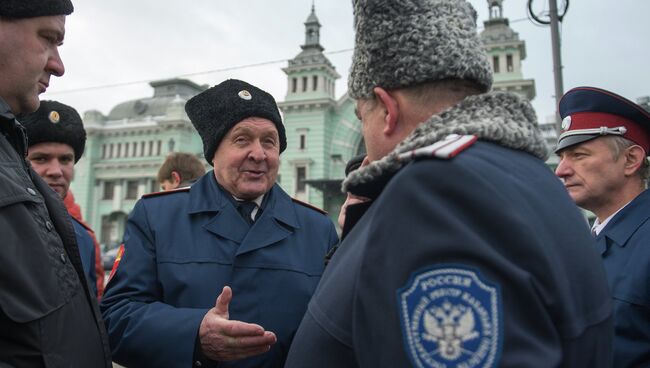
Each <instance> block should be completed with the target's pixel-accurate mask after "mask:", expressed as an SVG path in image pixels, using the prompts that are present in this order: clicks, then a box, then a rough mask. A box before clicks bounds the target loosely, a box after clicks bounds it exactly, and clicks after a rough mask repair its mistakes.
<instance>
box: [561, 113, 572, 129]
mask: <svg viewBox="0 0 650 368" xmlns="http://www.w3.org/2000/svg"><path fill="white" fill-rule="evenodd" d="M569 128H571V115H569V116H567V117H565V118H564V119H562V130H563V131H567V130H569Z"/></svg>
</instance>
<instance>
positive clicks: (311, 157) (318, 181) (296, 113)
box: [278, 5, 363, 219]
mask: <svg viewBox="0 0 650 368" xmlns="http://www.w3.org/2000/svg"><path fill="white" fill-rule="evenodd" d="M304 25H305V43H304V44H303V45H301V46H300V48H301V49H302V51H301V52H300V53H299V54H298V55H297V56H296V57H295V58H293V59H292V60H289V64H288V66H287V67H286V68H284V69H282V70H283V71H284V72H285V73H286V75H287V95H286V98H285V101H282V102H280V103H278V106H279V107H280V110H282V113H283V115H284V124H285V127H286V131H287V149H286V151H285V152H284V153H283V154H282V156H281V160H282V164H281V165H280V176H279V180H278V181H279V183H280V185H281V186H282V188H283V189H284V190H285V191H286V192H287V193H289V195H291V196H294V197H296V198H298V199H300V200H303V201H307V202H309V203H312V204H313V205H315V206H317V207H320V208H323V209H326V210H327V211H328V212H329V213H330V216H332V218H333V219H334V218H335V217H336V216H337V215H338V211H339V209H340V205H341V203H343V201H344V199H345V198H344V197H343V195H342V194H341V189H340V188H341V180H342V178H343V176H344V169H345V163H346V161H347V160H348V159H349V158H350V157H352V156H353V155H355V154H356V152H357V151H358V150H359V147H360V146H363V142H362V140H361V133H360V131H359V125H358V123H357V119H356V117H355V115H354V107H355V104H354V101H352V100H351V99H350V98H349V97H348V96H347V94H346V95H344V96H343V97H341V98H339V99H338V100H337V99H336V97H335V83H336V80H337V79H338V78H340V76H339V74H338V73H337V72H336V69H334V66H333V65H332V63H331V62H330V61H329V60H328V59H327V57H326V56H325V55H324V54H323V50H324V48H323V46H321V44H320V29H321V24H320V22H319V21H318V17H316V11H315V9H314V6H313V5H312V8H311V13H310V14H309V16H308V17H307V20H306V21H305V23H304Z"/></svg>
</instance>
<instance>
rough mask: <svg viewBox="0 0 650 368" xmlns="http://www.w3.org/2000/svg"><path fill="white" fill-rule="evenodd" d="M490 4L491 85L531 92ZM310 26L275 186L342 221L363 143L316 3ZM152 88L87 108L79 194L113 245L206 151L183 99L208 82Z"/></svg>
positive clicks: (291, 70)
mask: <svg viewBox="0 0 650 368" xmlns="http://www.w3.org/2000/svg"><path fill="white" fill-rule="evenodd" d="M488 6H489V7H490V10H491V12H490V19H489V20H487V21H486V22H485V29H484V30H483V32H482V33H481V37H482V39H483V42H484V44H485V47H486V50H487V51H488V54H489V56H490V62H491V63H493V65H492V66H493V68H494V71H495V83H494V87H493V88H494V89H496V90H508V91H515V92H518V93H521V94H522V95H523V96H525V97H526V98H529V99H532V98H533V97H534V96H535V85H534V81H532V80H525V79H523V75H522V72H521V60H523V59H524V58H525V56H526V54H525V44H524V42H523V41H521V40H519V39H518V36H517V34H516V33H515V32H514V31H513V30H512V29H511V28H510V27H509V25H508V20H507V18H503V16H502V0H488ZM304 25H305V43H304V44H303V45H301V46H300V48H301V51H300V52H299V53H298V55H296V56H295V57H294V58H293V59H291V60H289V62H288V65H287V66H286V67H285V68H283V69H282V70H283V71H284V73H285V74H286V76H287V93H286V96H285V99H284V101H279V102H278V106H279V108H280V110H281V112H282V115H283V118H284V124H285V127H286V134H287V149H286V150H285V151H284V152H283V154H282V155H281V156H280V158H281V162H280V170H279V175H278V183H279V184H280V185H281V186H282V188H283V189H284V190H285V191H286V192H287V193H288V194H289V195H291V196H293V197H295V198H297V199H299V200H302V201H305V202H309V203H311V204H312V205H314V206H316V207H320V208H323V209H325V210H326V211H328V212H329V214H330V217H331V218H332V220H333V221H334V222H335V223H336V217H337V216H338V213H339V210H340V206H341V204H342V203H343V201H344V199H345V196H344V195H343V194H342V193H341V192H340V188H341V182H342V180H343V177H344V169H345V165H346V163H347V161H348V160H349V159H350V158H352V157H354V156H356V155H359V154H361V153H364V152H365V146H364V142H363V137H362V135H361V128H360V123H359V121H358V119H357V117H356V115H355V113H354V109H355V102H354V100H352V99H351V98H350V97H349V96H348V95H347V93H346V94H344V95H343V96H342V97H340V98H338V99H337V98H336V97H335V86H336V80H337V79H339V78H340V75H339V74H338V72H337V71H336V68H335V67H334V66H333V65H332V63H331V62H330V61H329V60H328V58H327V57H326V56H325V55H324V53H323V51H324V48H323V46H322V45H321V44H320V30H321V24H320V22H319V20H318V18H317V16H316V13H315V10H314V7H313V5H312V9H311V13H310V14H309V16H308V18H307V20H306V21H305V23H304ZM497 60H498V61H497ZM251 82H253V83H254V81H251ZM151 86H152V88H153V90H154V91H153V96H151V97H146V98H141V99H136V100H131V101H127V102H124V103H121V104H119V105H117V106H115V107H114V108H113V109H112V110H111V111H110V113H109V114H108V115H107V116H104V115H103V114H101V113H100V112H99V111H94V110H93V111H88V112H86V113H85V114H84V125H85V128H86V131H87V134H88V138H87V143H86V152H85V153H84V155H83V156H82V158H81V160H80V161H79V162H78V163H77V165H76V172H75V174H76V177H75V180H74V182H73V183H72V191H73V193H74V195H75V198H76V200H77V203H79V205H80V207H81V209H82V214H83V216H84V218H85V219H86V221H87V222H88V223H89V224H90V226H91V227H92V228H93V229H94V230H95V232H96V235H97V238H98V240H99V241H100V243H101V244H103V245H104V246H105V247H106V248H112V247H114V246H116V245H117V244H119V243H120V242H121V241H122V236H123V233H124V225H125V221H126V218H127V216H128V214H129V212H130V211H131V210H132V208H133V206H134V205H135V202H136V201H137V199H139V198H140V197H141V196H142V195H143V194H146V193H150V192H152V191H158V190H159V185H158V183H157V180H156V174H157V172H158V167H159V166H160V165H161V164H162V162H163V160H164V158H165V157H166V156H167V154H168V153H170V152H173V151H182V152H190V153H194V154H196V155H197V156H199V157H201V158H203V148H202V143H201V140H200V137H199V135H198V133H197V132H196V131H195V129H194V127H193V126H192V124H191V122H190V121H189V118H188V117H187V115H186V113H185V111H184V105H185V102H186V101H187V100H189V99H190V98H191V97H192V96H194V95H196V94H198V93H200V92H201V91H203V90H205V89H206V88H207V86H199V85H197V84H195V83H193V82H191V81H189V80H185V79H171V80H163V81H156V82H152V83H151ZM210 169H211V166H209V165H208V164H207V163H206V170H210Z"/></svg>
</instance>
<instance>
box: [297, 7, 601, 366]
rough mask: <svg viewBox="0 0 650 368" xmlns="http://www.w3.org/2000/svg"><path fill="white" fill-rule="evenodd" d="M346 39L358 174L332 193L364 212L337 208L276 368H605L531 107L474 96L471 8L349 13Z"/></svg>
mask: <svg viewBox="0 0 650 368" xmlns="http://www.w3.org/2000/svg"><path fill="white" fill-rule="evenodd" d="M354 24H355V30H356V39H355V50H354V56H353V62H352V67H351V69H350V77H349V79H348V82H349V93H350V96H352V97H353V98H356V99H357V113H358V116H359V118H360V120H361V131H362V133H363V137H364V141H365V144H366V151H367V154H368V161H369V163H368V164H367V165H366V166H363V167H360V168H359V169H357V170H356V171H354V172H352V173H351V174H350V175H349V177H348V178H346V180H345V181H344V183H343V188H344V190H346V191H349V192H350V193H352V194H353V195H357V196H361V197H366V198H368V199H369V200H370V201H369V202H362V203H358V204H351V205H349V207H348V210H347V211H346V212H347V213H346V218H345V221H346V226H347V223H348V222H355V221H357V222H356V224H355V225H354V226H353V227H352V228H351V230H350V231H349V233H348V234H347V236H346V237H345V238H344V239H343V240H342V242H341V244H340V246H339V248H338V250H337V251H336V253H335V254H334V256H333V257H332V259H331V261H330V264H329V265H328V266H327V268H326V269H325V273H324V274H323V277H322V279H321V282H320V284H319V286H318V290H317V291H316V293H314V296H313V297H312V299H311V301H310V303H309V306H308V309H307V312H306V313H305V317H304V319H303V321H302V322H301V325H300V327H299V329H298V332H297V333H296V337H295V338H294V343H293V345H292V346H291V350H290V352H289V357H288V358H287V364H286V367H287V368H293V367H316V368H318V367H339V368H346V367H408V366H413V367H609V366H610V364H611V362H610V358H611V346H610V344H611V338H612V324H611V305H610V296H609V293H608V291H607V285H606V284H605V283H606V277H605V272H604V269H603V267H602V265H601V264H600V262H599V260H598V254H597V253H596V252H595V250H594V249H593V239H592V238H591V236H590V235H589V232H588V231H587V230H586V229H584V220H583V218H582V216H581V214H580V213H579V211H578V209H577V208H576V207H575V205H574V204H573V203H572V202H571V200H570V198H569V197H568V196H567V194H566V191H565V190H564V188H563V187H562V185H561V184H560V183H559V181H558V180H557V178H555V177H554V175H553V174H552V173H551V172H550V171H549V170H548V167H547V166H546V165H545V164H544V161H543V160H542V159H543V158H545V157H546V154H547V152H546V151H547V150H546V146H545V143H544V139H543V138H542V136H541V134H540V131H539V130H538V127H537V122H536V118H535V112H534V111H533V109H532V107H531V106H530V103H529V102H527V101H525V100H524V99H522V98H521V97H519V96H518V95H515V94H511V93H504V92H488V91H489V90H490V87H491V84H492V72H491V68H490V64H489V62H488V60H487V58H486V55H485V52H484V51H483V48H482V45H481V43H480V41H479V38H478V36H477V34H476V12H475V11H474V9H473V8H472V7H471V5H470V4H469V3H468V2H467V1H465V0H410V1H408V0H403V1H397V2H396V1H387V0H357V1H354ZM357 206H361V207H362V208H363V207H365V208H366V211H365V213H363V214H362V215H361V216H360V218H353V217H358V216H359V215H358V213H357V211H351V209H353V208H356V207H357ZM558 214H561V216H558ZM346 226H344V228H345V227H346Z"/></svg>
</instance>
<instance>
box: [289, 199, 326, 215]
mask: <svg viewBox="0 0 650 368" xmlns="http://www.w3.org/2000/svg"><path fill="white" fill-rule="evenodd" d="M291 200H292V201H294V202H295V203H298V204H299V205H302V206H305V207H307V208H311V209H312V210H314V211H316V212H320V213H322V214H323V215H327V211H325V210H323V209H320V208H318V207H316V206H314V205H312V204H309V203H307V202H303V201H301V200H299V199H295V198H291Z"/></svg>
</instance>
